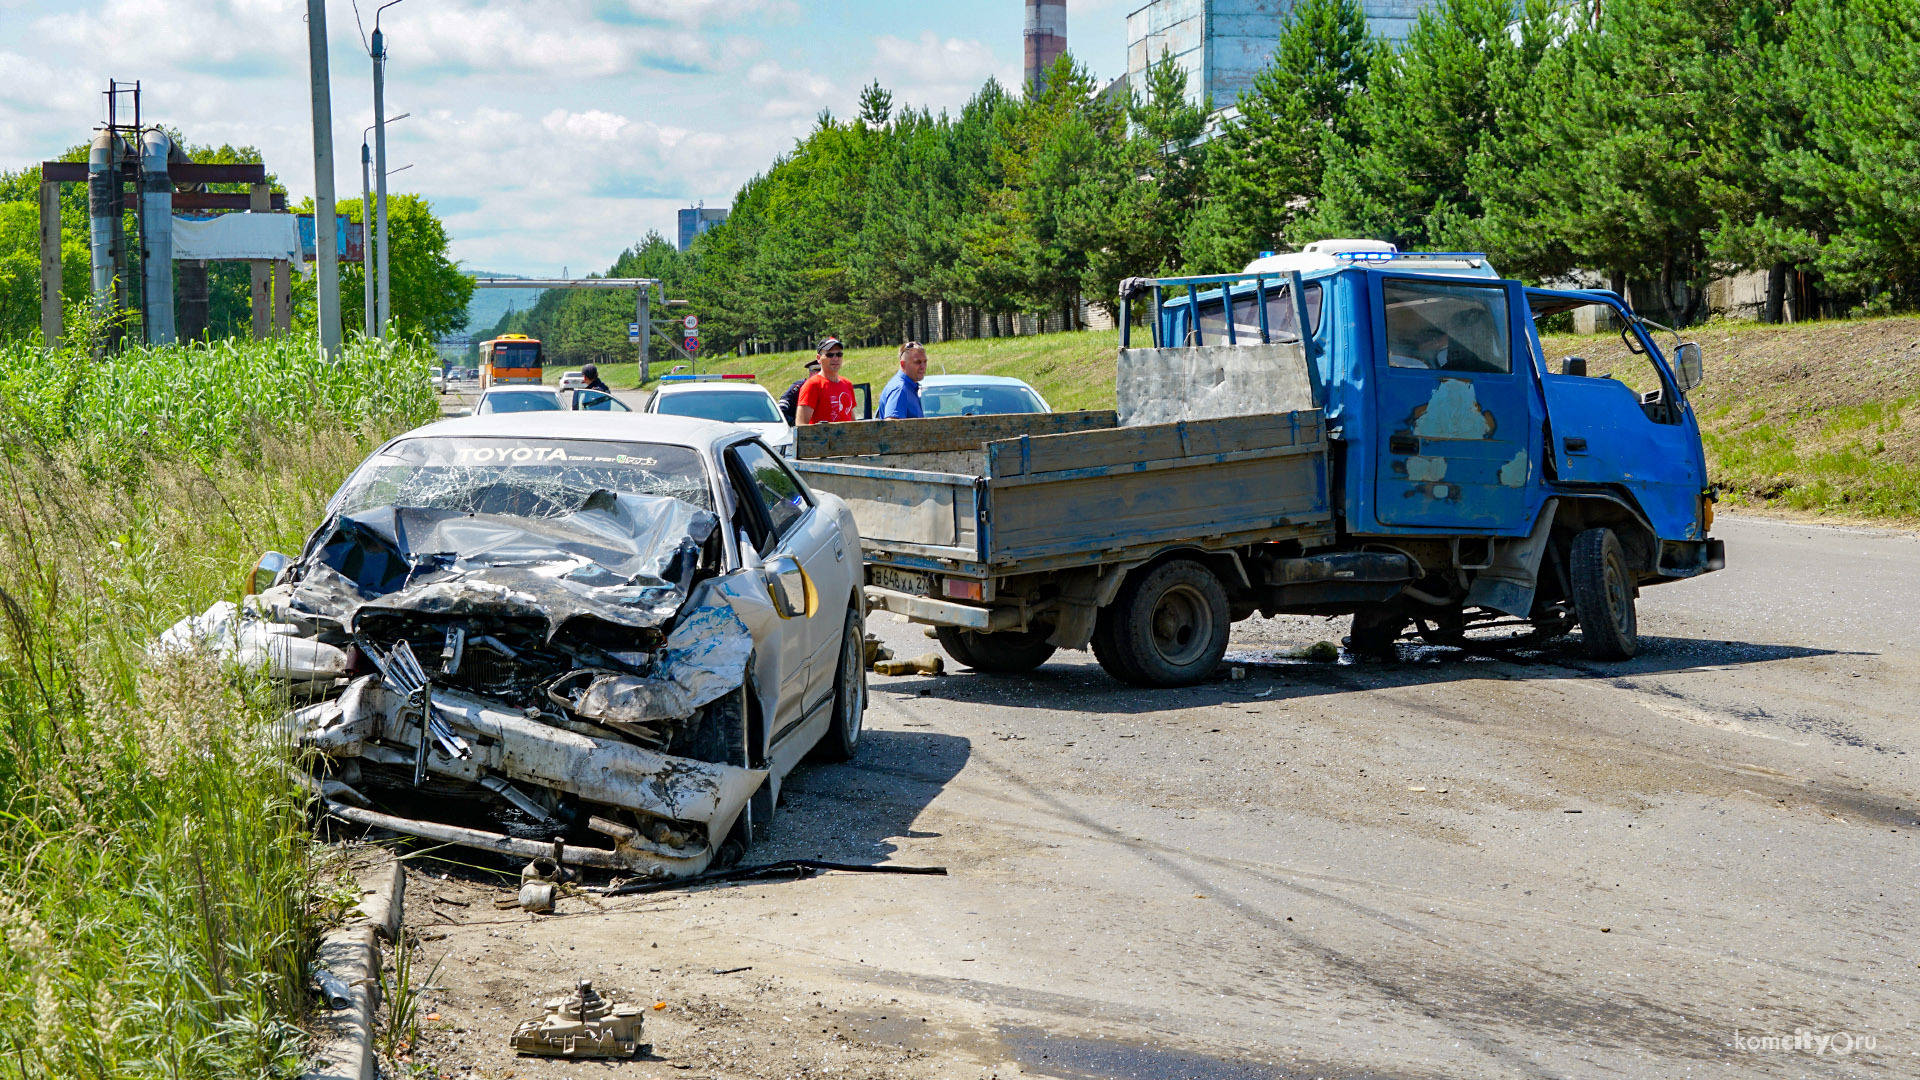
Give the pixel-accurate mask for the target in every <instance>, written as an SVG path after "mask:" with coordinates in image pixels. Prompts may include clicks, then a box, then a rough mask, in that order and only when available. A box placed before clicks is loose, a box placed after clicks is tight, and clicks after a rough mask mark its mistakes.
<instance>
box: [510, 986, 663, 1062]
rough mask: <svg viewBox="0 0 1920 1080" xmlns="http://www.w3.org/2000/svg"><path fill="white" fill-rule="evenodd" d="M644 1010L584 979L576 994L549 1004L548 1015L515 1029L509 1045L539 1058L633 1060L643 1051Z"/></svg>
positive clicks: (577, 987)
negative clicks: (623, 1002) (599, 990)
mask: <svg viewBox="0 0 1920 1080" xmlns="http://www.w3.org/2000/svg"><path fill="white" fill-rule="evenodd" d="M640 1029H641V1010H640V1008H639V1007H638V1006H635V1005H621V1004H618V1003H616V1002H612V1001H609V1000H607V999H606V998H603V997H601V996H600V995H599V994H597V993H595V992H594V989H593V981H592V980H591V979H581V980H580V982H579V985H577V986H576V987H575V988H574V991H573V993H572V994H571V995H570V996H568V997H564V998H554V999H553V1000H551V1001H549V1002H547V1014H546V1015H545V1016H542V1017H537V1018H535V1019H533V1020H528V1021H526V1022H524V1023H522V1024H521V1025H520V1026H519V1027H517V1028H515V1029H514V1032H513V1035H512V1037H511V1038H510V1039H508V1044H509V1045H510V1046H512V1047H513V1048H514V1049H515V1050H518V1051H520V1052H521V1053H523V1054H533V1055H537V1056H540V1057H570V1058H611V1057H631V1056H632V1055H633V1054H635V1053H636V1052H638V1051H639V1050H640Z"/></svg>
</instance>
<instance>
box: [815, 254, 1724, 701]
mask: <svg viewBox="0 0 1920 1080" xmlns="http://www.w3.org/2000/svg"><path fill="white" fill-rule="evenodd" d="M1139 303H1148V304H1150V305H1151V311H1150V317H1149V318H1147V319H1146V323H1147V325H1148V326H1149V327H1150V328H1151V330H1152V337H1153V340H1152V343H1151V345H1150V346H1149V345H1146V344H1145V343H1140V344H1138V345H1136V343H1135V342H1134V341H1133V340H1132V337H1133V332H1132V331H1131V330H1130V329H1129V327H1130V318H1129V316H1130V314H1131V310H1132V308H1133V307H1134V305H1136V304H1139ZM1121 306H1122V309H1123V311H1122V322H1121V325H1122V341H1121V349H1120V355H1119V363H1118V368H1117V371H1118V386H1117V404H1118V408H1117V409H1116V410H1114V411H1111V412H1091V413H1071V414H1053V415H1044V416H978V417H954V418H944V419H938V420H910V421H875V422H868V423H855V424H836V425H826V426H817V427H813V428H802V429H800V430H799V431H798V432H797V436H798V437H797V440H796V446H795V454H794V456H795V459H796V460H795V462H794V465H795V468H796V469H797V470H798V471H800V472H801V473H802V474H803V475H804V476H805V477H806V479H807V481H808V483H809V484H811V485H812V486H814V487H816V488H819V489H821V490H825V491H831V492H833V493H835V494H837V495H840V496H841V497H842V498H844V499H846V500H847V501H848V503H849V505H850V506H851V507H852V508H853V511H854V516H855V519H856V520H857V521H858V522H859V524H860V529H861V536H862V540H863V546H864V557H865V560H866V576H867V589H866V594H867V598H868V602H869V605H870V606H871V607H874V608H878V609H883V610H889V611H893V612H896V613H898V614H901V615H904V616H905V617H907V618H908V619H909V620H912V621H916V622H922V623H926V624H929V625H931V626H933V627H934V628H935V632H936V635H937V636H938V637H939V639H940V641H941V643H942V645H943V646H944V647H945V648H946V649H947V650H948V651H949V652H950V653H952V654H953V655H954V657H955V659H957V660H959V661H961V662H962V663H965V664H968V665H970V666H973V667H975V668H978V669H983V670H992V671H1003V672H1014V671H1023V670H1031V669H1032V668H1034V667H1037V666H1038V665H1039V664H1041V663H1044V662H1045V661H1046V659H1047V658H1048V657H1050V656H1051V655H1052V654H1053V652H1054V651H1055V650H1056V649H1059V648H1086V647H1088V646H1089V645H1091V647H1092V648H1093V651H1094V654H1095V656H1096V657H1097V658H1098V659H1099V661H1100V663H1101V665H1102V666H1103V667H1105V668H1106V669H1107V671H1108V672H1109V673H1111V674H1112V675H1114V676H1115V677H1117V678H1120V679H1122V680H1124V681H1127V682H1131V683H1134V684H1137V685H1145V686H1177V685H1184V684H1190V683H1193V682H1196V681H1199V680H1201V679H1204V678H1206V677H1207V676H1208V675H1209V674H1210V673H1211V672H1212V671H1213V669H1214V668H1215V667H1216V666H1217V665H1218V663H1219V661H1220V658H1221V656H1222V655H1223V654H1224V652H1225V649H1226V645H1227V636H1228V630H1229V627H1230V624H1231V623H1232V622H1233V621H1235V620H1238V619H1242V618H1246V617H1249V616H1251V615H1253V614H1255V613H1260V614H1265V615H1275V614H1282V613H1296V614H1313V615H1346V614H1351V615H1352V616H1353V624H1352V629H1351V631H1350V633H1349V635H1348V638H1347V644H1348V647H1349V649H1350V650H1351V651H1353V652H1355V653H1356V654H1359V655H1363V656H1370V657H1376V658H1390V657H1392V656H1394V655H1395V654H1396V642H1397V641H1399V640H1400V639H1402V638H1403V637H1409V636H1415V635H1417V636H1418V637H1419V638H1421V639H1424V640H1426V641H1428V642H1431V643H1436V644H1466V643H1468V642H1469V641H1471V640H1477V639H1481V638H1484V637H1486V636H1487V635H1488V634H1489V633H1493V634H1496V635H1505V636H1507V637H1508V638H1509V639H1513V638H1519V639H1521V640H1524V641H1528V642H1544V641H1546V640H1549V639H1551V638H1554V637H1557V636H1560V635H1563V634H1566V633H1568V632H1570V631H1571V630H1573V629H1574V628H1575V627H1576V626H1577V627H1578V628H1579V629H1580V630H1581V633H1582V638H1583V642H1584V646H1585V648H1586V650H1587V651H1588V653H1589V654H1591V655H1592V656H1594V657H1596V658H1599V659H1623V658H1627V657H1630V656H1632V655H1633V654H1634V652H1635V651H1636V650H1637V648H1638V633H1637V627H1636V621H1635V614H1634V606H1635V599H1636V597H1637V596H1638V594H1639V590H1640V589H1641V588H1644V587H1646V586H1649V585H1654V584H1659V583H1662V582H1668V581H1675V580H1680V579H1684V578H1689V577H1694V576H1697V575H1699V574H1703V573H1707V572H1709V571H1712V570H1717V569H1720V568H1721V567H1722V566H1724V564H1725V556H1724V550H1723V548H1722V546H1721V544H1720V542H1719V541H1718V540H1715V539H1713V538H1711V537H1710V536H1709V535H1708V532H1709V529H1710V528H1711V525H1712V520H1713V492H1712V488H1711V486H1710V485H1709V484H1708V481H1707V475H1706V461H1705V456H1704V454H1703V452H1702V448H1701V443H1700V434H1699V427H1698V424H1697V423H1696V421H1695V418H1694V414H1693V410H1692V408H1691V406H1690V405H1689V404H1688V402H1687V398H1686V392H1687V390H1689V389H1690V388H1692V387H1693V386H1695V385H1697V384H1698V383H1699V381H1700V378H1701V375H1702V370H1701V369H1702V357H1701V352H1700V349H1699V346H1697V345H1695V344H1691V343H1679V342H1677V341H1676V343H1675V347H1674V349H1673V352H1672V359H1671V360H1670V359H1669V357H1668V355H1667V354H1666V353H1665V352H1663V351H1662V350H1661V348H1660V346H1659V343H1658V342H1657V341H1656V334H1657V333H1658V332H1661V331H1664V330H1665V328H1663V327H1658V326H1657V325H1656V324H1653V323H1651V322H1649V321H1647V320H1645V319H1643V318H1641V317H1639V316H1637V315H1635V314H1634V313H1633V312H1632V311H1631V310H1630V309H1629V308H1628V307H1627V305H1626V304H1624V303H1623V302H1622V301H1621V299H1620V298H1619V297H1618V296H1615V295H1614V294H1612V293H1607V292H1596V291H1585V290H1556V289H1537V288H1529V287H1527V286H1526V285H1524V284H1522V283H1520V282H1518V281H1513V280H1508V279H1503V278H1500V277H1498V276H1497V275H1496V274H1495V273H1494V271H1493V269H1492V267H1491V266H1489V265H1488V264H1487V260H1486V258H1485V257H1484V256H1481V255H1477V254H1472V253H1402V252H1398V251H1395V250H1393V249H1391V248H1390V247H1389V246H1387V245H1382V244H1372V243H1370V242H1332V243H1329V244H1326V245H1324V246H1323V245H1314V246H1311V247H1310V248H1309V249H1308V251H1307V252H1304V253H1300V254H1297V255H1285V256H1277V257H1273V258H1263V259H1262V260H1259V261H1256V262H1255V263H1253V264H1251V265H1250V266H1249V267H1248V268H1247V269H1246V270H1245V271H1243V272H1242V273H1239V274H1231V275H1220V276H1212V277H1184V278H1163V279H1133V280H1131V281H1129V282H1128V283H1127V284H1126V285H1125V286H1123V292H1122V305H1121ZM1575 320H1579V321H1578V323H1577V324H1576V323H1575ZM1543 323H1544V324H1548V325H1549V327H1550V328H1551V327H1557V326H1562V325H1565V326H1569V327H1570V326H1573V325H1579V326H1581V327H1583V328H1586V329H1589V330H1591V329H1596V328H1597V329H1599V330H1601V331H1602V332H1603V335H1604V336H1598V337H1589V338H1587V339H1586V341H1587V343H1588V344H1587V346H1586V349H1585V351H1586V352H1588V353H1589V354H1591V355H1587V356H1567V357H1561V358H1558V359H1557V361H1556V362H1551V363H1550V361H1549V359H1548V356H1547V354H1546V352H1545V351H1544V350H1543V348H1542V339H1541V331H1540V327H1541V325H1542V324H1543ZM1302 327H1304V328H1305V332H1304V333H1303V332H1302V331H1301V328H1302ZM1667 333H1669V334H1670V333H1671V332H1670V331H1668V332H1667ZM1502 628H1505V629H1502Z"/></svg>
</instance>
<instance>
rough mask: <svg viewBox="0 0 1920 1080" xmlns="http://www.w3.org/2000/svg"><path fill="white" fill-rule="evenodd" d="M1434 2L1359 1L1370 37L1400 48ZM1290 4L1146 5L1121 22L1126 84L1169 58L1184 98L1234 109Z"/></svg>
mask: <svg viewBox="0 0 1920 1080" xmlns="http://www.w3.org/2000/svg"><path fill="white" fill-rule="evenodd" d="M1437 2H1438V0H1361V5H1360V6H1361V7H1362V8H1363V9H1364V10H1365V11H1366V13H1367V24H1368V26H1369V27H1371V28H1372V30H1373V33H1374V35H1375V36H1376V37H1380V38H1383V39H1385V40H1387V41H1390V42H1392V43H1394V44H1396V45H1397V44H1399V43H1400V42H1402V41H1405V40H1406V38H1407V34H1408V33H1410V32H1411V31H1412V30H1413V24H1414V21H1415V20H1416V19H1418V18H1419V16H1420V12H1421V10H1422V9H1423V8H1427V7H1430V6H1432V5H1433V4H1434V3H1437ZM1294 3H1295V0H1153V2H1152V3H1149V4H1147V5H1146V6H1144V7H1142V8H1140V9H1139V10H1138V11H1135V12H1134V13H1133V14H1131V15H1128V16H1127V81H1128V82H1129V83H1130V84H1131V85H1133V86H1144V85H1146V70H1147V66H1148V65H1149V64H1152V63H1154V62H1155V61H1158V60H1159V59H1160V56H1161V53H1162V52H1163V51H1164V52H1170V53H1172V54H1173V58H1174V62H1176V63H1178V64H1179V65H1180V66H1181V67H1182V68H1184V69H1186V72H1187V96H1188V97H1189V98H1191V99H1192V100H1193V101H1194V102H1196V103H1198V102H1200V101H1202V100H1205V99H1206V98H1207V97H1209V96H1211V97H1212V98H1213V107H1214V108H1215V109H1226V108H1229V107H1231V106H1232V105H1233V103H1234V101H1235V99H1237V98H1238V97H1239V96H1240V92H1241V91H1243V90H1246V89H1248V88H1250V87H1251V86H1252V85H1253V78H1254V76H1255V75H1258V74H1259V73H1260V71H1261V69H1262V68H1265V67H1266V66H1267V64H1268V63H1270V62H1271V61H1272V59H1273V50H1274V46H1275V45H1277V44H1278V43H1279V40H1280V26H1281V23H1282V22H1283V21H1284V20H1285V18H1286V14H1287V12H1288V11H1291V10H1292V9H1293V5H1294Z"/></svg>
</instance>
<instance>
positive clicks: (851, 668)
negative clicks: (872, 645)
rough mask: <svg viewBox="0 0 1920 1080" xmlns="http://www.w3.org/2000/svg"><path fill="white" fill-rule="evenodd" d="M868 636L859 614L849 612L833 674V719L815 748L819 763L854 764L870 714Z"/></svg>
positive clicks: (814, 754) (843, 626)
mask: <svg viewBox="0 0 1920 1080" xmlns="http://www.w3.org/2000/svg"><path fill="white" fill-rule="evenodd" d="M866 636H867V635H866V626H865V624H863V623H862V622H861V621H860V613H859V612H858V611H855V610H854V609H852V608H848V609H847V618H846V622H845V623H844V624H843V625H842V626H841V628H840V663H839V664H838V665H837V666H836V667H835V668H834V671H833V719H832V720H831V721H830V722H829V723H828V724H827V733H826V734H825V735H822V736H820V741H819V742H817V743H815V744H814V746H813V757H814V759H815V760H817V761H851V760H852V759H853V754H854V751H856V750H858V749H859V748H860V727H861V724H862V722H863V721H864V720H865V718H866V712H867V665H866V663H865V661H866V659H867V643H866Z"/></svg>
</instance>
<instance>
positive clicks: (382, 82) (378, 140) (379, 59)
mask: <svg viewBox="0 0 1920 1080" xmlns="http://www.w3.org/2000/svg"><path fill="white" fill-rule="evenodd" d="M398 3H400V0H387V2H386V3H384V4H381V5H380V7H379V8H378V9H376V10H375V11H374V13H373V165H374V176H373V182H374V185H375V190H374V198H375V205H374V214H375V216H376V217H378V219H379V225H380V232H379V235H378V236H377V237H376V243H377V245H378V247H377V248H376V254H375V258H374V261H375V264H376V265H377V267H378V269H379V274H380V284H379V303H380V322H379V327H380V334H381V336H385V335H386V332H387V323H388V321H390V320H391V319H392V318H393V295H392V291H391V289H390V288H389V282H388V279H387V120H386V116H387V39H386V37H385V35H383V34H381V32H380V13H381V12H383V11H385V10H387V9H388V8H390V7H392V6H393V5H395V4H398Z"/></svg>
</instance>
